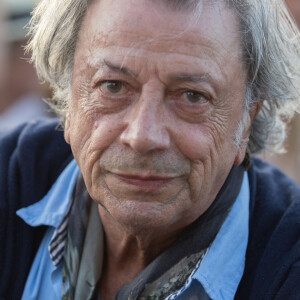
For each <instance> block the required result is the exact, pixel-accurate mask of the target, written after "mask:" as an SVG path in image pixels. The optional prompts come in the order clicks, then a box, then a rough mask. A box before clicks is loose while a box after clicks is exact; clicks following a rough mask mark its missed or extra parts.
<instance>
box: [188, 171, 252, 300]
mask: <svg viewBox="0 0 300 300" xmlns="http://www.w3.org/2000/svg"><path fill="white" fill-rule="evenodd" d="M249 201H250V191H249V180H248V175H247V173H246V172H245V175H244V179H243V184H242V187H241V190H240V193H239V195H238V197H237V200H236V201H235V203H234V205H233V207H232V209H231V211H230V213H229V215H228V217H227V218H226V220H225V222H224V224H223V225H222V227H221V229H220V231H219V232H218V234H217V236H216V238H215V240H214V242H213V243H212V245H211V246H210V248H209V249H208V252H207V254H206V256H205V257H204V259H203V261H202V263H201V264H200V266H199V269H198V270H197V271H196V272H195V273H194V275H193V279H196V280H198V281H199V282H200V283H201V284H202V286H203V287H204V289H205V291H206V292H207V294H208V295H209V296H210V298H211V299H214V300H221V299H222V300H223V299H234V295H235V293H236V290H237V287H238V285H239V283H240V280H241V278H242V276H243V272H244V267H245V257H246V250H247V244H248V235H249Z"/></svg>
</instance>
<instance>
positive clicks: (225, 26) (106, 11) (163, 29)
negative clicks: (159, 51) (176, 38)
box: [81, 0, 240, 37]
mask: <svg viewBox="0 0 300 300" xmlns="http://www.w3.org/2000/svg"><path fill="white" fill-rule="evenodd" d="M107 2H108V1H107V0H93V1H92V3H91V4H90V7H89V9H88V12H87V14H86V16H85V22H83V26H82V28H81V29H82V30H81V31H83V30H84V31H85V34H86V33H89V34H93V33H96V34H97V31H98V32H100V31H102V28H101V27H100V26H99V24H100V23H102V24H103V23H105V28H109V27H110V28H111V29H112V31H113V30H114V29H116V28H119V29H122V26H124V23H126V26H127V29H129V30H131V29H132V31H138V30H139V29H140V26H143V25H144V26H145V27H144V30H145V32H147V33H151V31H152V29H154V30H153V31H155V30H156V29H157V27H159V29H160V32H159V36H164V34H166V36H172V34H175V35H176V34H178V33H183V34H186V33H187V32H192V31H193V30H194V29H196V30H194V31H198V29H199V26H201V27H202V28H203V32H202V33H203V35H204V36H205V35H206V33H207V35H209V34H210V33H211V31H212V30H210V28H212V27H214V28H213V30H215V31H219V32H220V33H221V32H222V31H226V30H230V31H235V32H236V35H238V36H239V37H240V31H239V20H238V18H237V16H236V14H235V13H234V10H232V8H231V7H230V5H228V3H229V2H227V1H226V0H138V1H137V0H127V1H126V5H125V4H123V3H122V1H118V0H109V5H107ZM139 4H142V5H139ZM132 7H134V9H132ZM95 11H101V12H102V13H101V14H99V13H98V14H97V13H95ZM112 13H113V16H112ZM95 15H97V17H95ZM100 15H101V19H102V20H100V18H99V16H100ZM133 15H135V16H137V15H139V16H140V17H139V18H138V19H137V18H133V17H132V16H133ZM116 16H117V18H116ZM103 20H104V22H101V21H103ZM202 20H205V21H202ZM211 20H212V23H213V24H210V25H209V26H208V25H207V26H206V24H205V22H207V21H211ZM86 23H87V24H88V25H87V26H85V24H86ZM210 23H211V22H210ZM91 25H93V26H92V27H91ZM97 25H98V26H97ZM212 25H213V26H212ZM97 27H98V28H97ZM91 28H93V29H96V32H92V29H91ZM156 33H157V31H156Z"/></svg>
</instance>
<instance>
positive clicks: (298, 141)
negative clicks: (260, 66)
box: [0, 0, 300, 184]
mask: <svg viewBox="0 0 300 300" xmlns="http://www.w3.org/2000/svg"><path fill="white" fill-rule="evenodd" d="M37 1H38V0H0V130H9V129H11V128H13V127H15V126H17V125H18V124H20V123H23V122H25V121H28V120H31V119H36V118H38V117H43V116H52V115H51V113H50V110H49V108H48V106H47V105H46V104H45V102H44V101H43V100H42V99H46V98H49V97H50V95H51V91H50V89H49V87H48V86H47V85H45V84H43V85H42V84H41V83H40V82H39V81H38V79H37V76H36V73H35V70H34V68H33V66H32V65H31V64H29V63H28V60H29V57H30V55H26V54H24V46H25V45H26V43H27V38H26V34H27V31H26V29H25V26H26V24H27V23H28V22H29V20H30V13H31V11H32V10H33V8H34V6H35V5H36V4H37ZM286 3H287V6H288V8H289V10H290V11H291V12H292V14H293V16H294V19H295V21H296V22H297V24H298V26H299V28H300V0H286ZM299 129H300V117H299V116H297V117H296V118H294V120H293V121H292V123H291V124H290V126H289V130H288V139H287V141H286V144H285V148H286V150H287V152H286V153H285V154H280V155H278V154H276V155H275V154H270V153H266V154H262V155H260V156H261V157H263V158H264V159H266V160H268V161H270V162H271V163H273V164H275V165H277V166H278V167H279V168H280V169H282V170H283V171H284V172H285V173H287V174H288V175H289V176H290V177H292V178H293V179H294V180H295V181H297V182H298V183H299V184H300V134H299Z"/></svg>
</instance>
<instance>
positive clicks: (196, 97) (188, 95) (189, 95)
mask: <svg viewBox="0 0 300 300" xmlns="http://www.w3.org/2000/svg"><path fill="white" fill-rule="evenodd" d="M184 97H185V99H186V100H187V101H188V102H190V103H198V102H200V101H203V100H205V99H206V98H205V96H204V95H203V94H202V93H199V92H194V91H188V92H185V93H184Z"/></svg>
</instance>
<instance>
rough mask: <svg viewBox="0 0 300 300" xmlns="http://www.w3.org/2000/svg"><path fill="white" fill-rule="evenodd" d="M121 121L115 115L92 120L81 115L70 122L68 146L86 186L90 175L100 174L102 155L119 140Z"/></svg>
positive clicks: (89, 181) (89, 180)
mask: <svg viewBox="0 0 300 300" xmlns="http://www.w3.org/2000/svg"><path fill="white" fill-rule="evenodd" d="M121 119H122V118H120V116H117V115H115V116H112V115H110V116H97V117H96V115H95V117H94V118H91V117H88V118H87V117H84V115H81V116H80V119H78V118H73V122H70V124H69V127H70V129H69V132H70V134H69V136H70V145H71V148H72V151H73V154H74V158H75V160H76V162H77V164H78V166H79V168H80V169H81V170H82V172H83V173H85V174H84V175H85V179H86V181H87V182H86V184H87V185H89V184H90V183H91V176H92V173H94V172H97V173H99V172H100V170H99V163H98V162H99V160H100V157H101V155H102V153H103V152H104V151H105V150H106V149H107V148H108V147H109V146H110V145H111V144H112V143H113V142H114V141H115V140H116V139H118V138H119V136H120V134H121V132H122V129H123V127H122V122H121V121H120V120H121ZM76 124H80V126H78V125H76ZM91 171H92V172H91Z"/></svg>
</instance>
